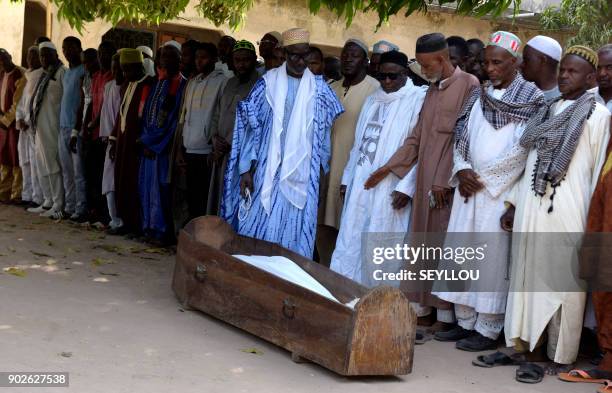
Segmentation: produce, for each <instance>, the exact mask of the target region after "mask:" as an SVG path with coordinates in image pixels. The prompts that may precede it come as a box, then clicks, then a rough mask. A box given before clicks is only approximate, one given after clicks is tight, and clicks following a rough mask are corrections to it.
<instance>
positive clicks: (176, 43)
mask: <svg viewBox="0 0 612 393" xmlns="http://www.w3.org/2000/svg"><path fill="white" fill-rule="evenodd" d="M165 46H173V47H175V48H176V49H178V50H179V52H180V51H181V48H182V46H181V44H179V43H178V42H176V41H174V40H170V41H168V42H164V44H163V45H162V47H165Z"/></svg>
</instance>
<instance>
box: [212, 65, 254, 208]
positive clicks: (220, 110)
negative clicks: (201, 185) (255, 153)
mask: <svg viewBox="0 0 612 393" xmlns="http://www.w3.org/2000/svg"><path fill="white" fill-rule="evenodd" d="M257 79H259V74H258V73H257V71H253V73H252V74H251V77H250V79H249V80H248V82H246V83H240V80H239V79H238V78H237V77H233V78H231V79H230V80H229V81H227V85H225V89H224V90H223V94H222V95H221V97H220V99H219V102H218V103H217V107H216V110H215V115H214V117H213V125H212V129H213V135H219V136H220V137H222V138H225V141H226V142H227V143H229V144H230V145H231V144H232V138H233V137H234V123H235V120H236V107H237V106H238V103H239V102H240V101H242V100H243V99H245V98H246V96H248V95H249V93H250V92H251V89H252V88H253V86H255V83H256V82H257ZM227 158H228V157H227V155H225V157H223V158H222V159H221V161H220V162H215V163H213V167H212V175H211V177H210V188H209V189H208V200H207V202H208V205H207V207H206V214H209V215H217V214H218V213H219V209H220V207H221V198H222V196H223V176H224V174H225V168H226V167H227Z"/></svg>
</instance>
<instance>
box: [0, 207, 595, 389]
mask: <svg viewBox="0 0 612 393" xmlns="http://www.w3.org/2000/svg"><path fill="white" fill-rule="evenodd" d="M145 248H146V247H145V246H143V245H142V244H139V243H135V242H130V241H127V240H124V239H122V238H118V237H112V236H105V235H104V234H103V233H101V232H98V231H95V230H90V229H88V228H83V227H79V226H75V225H72V224H70V223H66V222H62V223H53V222H52V221H50V220H48V219H43V218H39V217H36V216H33V215H31V214H29V213H26V212H24V211H23V210H21V209H19V208H15V207H6V206H0V267H1V268H3V270H0V272H1V273H2V274H0V371H47V372H49V371H68V372H70V387H69V388H36V389H33V388H0V392H5V391H6V392H8V391H15V392H77V393H95V392H105V393H107V392H113V393H140V392H143V393H144V392H146V393H156V392H160V393H161V392H163V393H179V392H180V393H190V392H198V393H201V392H206V393H216V392H232V393H233V392H266V393H268V392H313V391H315V392H344V391H350V392H351V393H353V392H355V393H356V392H380V391H384V392H385V393H392V392H417V393H420V392H438V393H446V392H470V393H480V392H495V393H502V392H523V391H530V392H553V391H554V392H555V393H562V392H579V393H580V392H595V391H596V389H597V387H598V386H597V385H591V384H569V383H564V382H561V381H558V380H556V379H555V378H553V377H548V378H545V380H544V381H543V382H542V383H540V384H537V385H526V384H521V383H518V382H516V381H515V380H514V372H515V367H498V368H494V369H481V368H476V367H473V366H471V364H470V362H471V359H472V358H473V357H474V355H473V354H469V353H465V352H461V351H458V350H456V349H454V347H453V344H448V343H439V342H433V341H432V342H429V343H427V344H425V345H423V346H419V347H417V349H416V354H415V362H414V371H413V373H412V374H410V375H408V376H403V377H399V378H343V377H340V376H337V375H336V374H334V373H332V372H330V371H328V370H326V369H324V368H322V367H319V366H317V365H314V364H296V363H293V362H292V361H291V358H290V355H289V353H288V352H286V351H284V350H282V349H280V348H277V347H275V346H273V345H271V344H268V343H267V342H264V341H262V340H260V339H258V338H257V337H254V336H252V335H250V334H247V333H244V332H242V331H240V330H238V329H236V328H233V327H231V326H229V325H227V324H225V323H223V322H220V321H218V320H216V319H214V318H211V317H209V316H207V315H204V314H202V313H199V312H192V311H184V310H182V309H181V308H180V306H179V304H178V303H177V301H176V299H175V297H174V294H173V292H172V290H171V288H170V283H171V278H172V271H173V266H174V257H173V255H164V254H160V253H159V250H157V249H148V250H147V249H145ZM10 267H17V269H18V270H10V271H7V270H6V268H10ZM252 348H255V349H257V351H258V352H259V354H251V353H247V352H245V351H246V350H249V349H252Z"/></svg>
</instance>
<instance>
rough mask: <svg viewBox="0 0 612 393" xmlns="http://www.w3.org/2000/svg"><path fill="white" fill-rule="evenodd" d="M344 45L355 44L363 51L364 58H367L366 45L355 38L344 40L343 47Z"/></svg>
mask: <svg viewBox="0 0 612 393" xmlns="http://www.w3.org/2000/svg"><path fill="white" fill-rule="evenodd" d="M346 44H355V45H357V46H358V47H360V48H361V49H363V51H364V52H365V57H369V51H368V45H367V44H366V43H365V42H363V41H361V40H359V39H357V38H349V39H348V40H346V42H345V43H344V45H345V46H346Z"/></svg>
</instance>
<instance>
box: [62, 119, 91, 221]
mask: <svg viewBox="0 0 612 393" xmlns="http://www.w3.org/2000/svg"><path fill="white" fill-rule="evenodd" d="M71 134H72V129H70V128H62V129H61V130H60V133H59V140H58V144H59V158H60V164H61V167H62V180H63V182H64V193H65V194H64V195H65V198H64V199H65V206H64V210H65V211H66V212H67V213H70V214H73V213H77V214H79V215H81V214H85V213H87V187H86V186H87V183H86V181H85V169H84V167H83V160H82V156H81V155H82V149H81V136H80V135H79V136H78V137H77V152H76V154H73V153H72V152H71V151H70V136H71Z"/></svg>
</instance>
